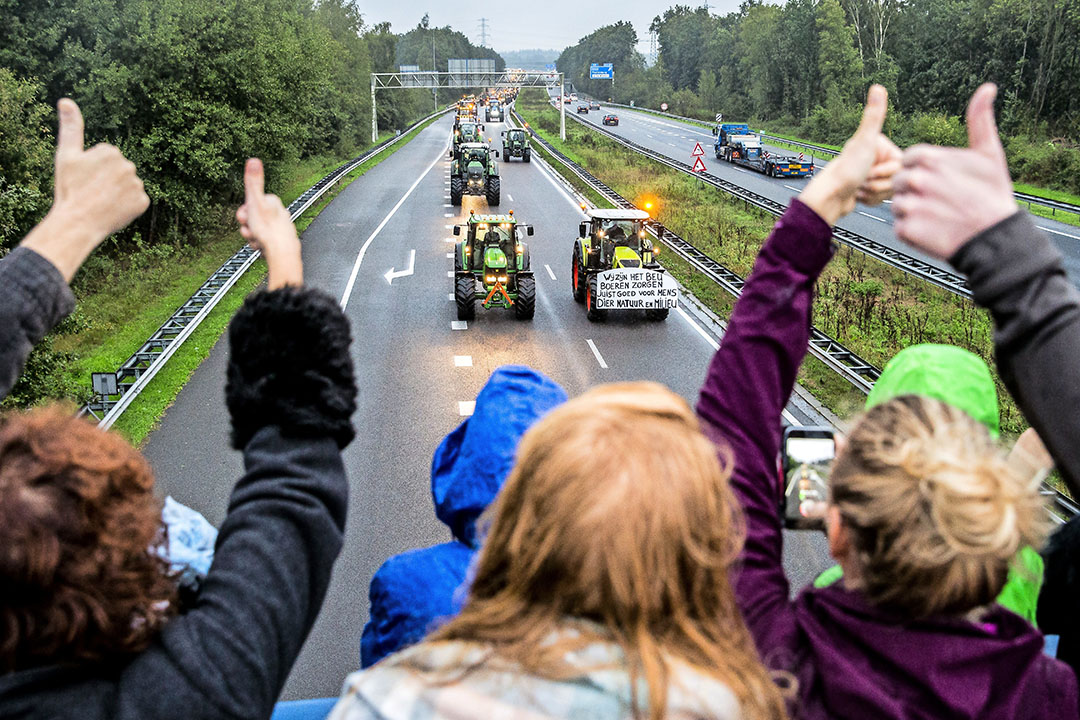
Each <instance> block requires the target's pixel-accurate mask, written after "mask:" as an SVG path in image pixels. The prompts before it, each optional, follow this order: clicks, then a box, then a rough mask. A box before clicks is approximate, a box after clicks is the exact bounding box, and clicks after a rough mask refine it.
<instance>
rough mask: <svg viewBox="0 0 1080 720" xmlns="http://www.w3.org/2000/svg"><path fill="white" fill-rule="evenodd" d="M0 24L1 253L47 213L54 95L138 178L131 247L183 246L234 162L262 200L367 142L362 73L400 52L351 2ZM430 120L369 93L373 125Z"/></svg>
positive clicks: (10, 19)
mask: <svg viewBox="0 0 1080 720" xmlns="http://www.w3.org/2000/svg"><path fill="white" fill-rule="evenodd" d="M0 16H2V17H3V18H4V21H3V22H2V23H0V252H3V249H4V248H5V247H11V246H12V245H13V244H14V243H16V242H17V241H18V239H19V238H20V237H22V235H23V234H24V233H25V232H26V231H27V230H28V229H29V227H30V226H31V225H32V224H33V223H34V222H36V221H37V220H38V219H39V218H40V217H41V215H42V214H43V213H44V211H45V210H46V209H47V208H48V206H49V204H50V202H51V193H52V190H51V175H52V172H51V168H52V157H51V156H52V145H53V140H52V135H53V128H54V127H55V117H54V115H55V113H54V111H53V106H54V105H55V102H56V100H57V99H58V98H60V97H63V96H69V97H72V98H73V99H75V101H76V102H78V103H79V105H80V107H81V108H82V111H83V114H84V116H85V118H86V129H87V141H88V142H91V143H93V142H110V143H113V144H115V145H117V146H118V147H120V149H121V150H123V152H124V154H125V155H126V156H127V157H128V158H130V159H131V160H132V161H133V162H134V163H135V164H136V166H137V167H138V168H139V173H140V175H141V177H142V178H143V179H144V181H145V183H146V188H147V191H148V193H149V195H150V198H151V207H150V209H149V211H148V212H147V213H146V214H145V215H144V216H143V217H142V218H141V219H140V220H139V221H137V222H136V223H135V224H134V225H133V226H132V228H131V229H130V230H129V239H130V238H135V239H137V240H138V242H139V243H140V244H145V243H156V242H159V241H170V242H180V243H184V242H194V241H195V240H196V239H197V238H198V237H200V235H202V234H204V233H206V232H211V231H216V230H217V229H219V228H220V225H221V220H222V217H223V213H222V212H221V210H222V209H223V208H224V207H225V206H227V205H232V204H235V203H236V202H237V200H238V198H239V194H238V193H239V192H240V188H241V186H242V183H241V171H242V167H243V161H244V159H245V158H246V157H249V156H258V157H261V158H263V159H264V160H265V161H266V166H267V169H268V173H269V176H268V183H269V186H270V187H271V188H274V187H275V186H277V185H280V183H281V181H282V179H283V175H284V174H285V173H286V172H287V171H288V170H289V169H290V168H291V167H295V166H296V163H297V162H299V161H301V160H304V159H308V158H313V157H325V158H327V159H328V160H332V159H338V158H340V159H345V158H347V157H349V156H351V155H353V154H355V153H356V152H357V151H358V150H359V149H360V148H361V147H363V146H364V145H366V144H367V143H369V141H370V133H371V95H370V80H369V73H370V72H372V71H393V70H397V65H398V63H399V61H400V59H401V54H402V52H403V51H402V49H401V47H400V46H401V45H402V43H403V38H402V36H400V35H397V34H395V33H393V32H392V31H391V29H390V26H389V24H386V23H383V24H375V25H369V24H367V23H365V22H364V18H363V17H362V16H361V14H360V11H359V9H358V7H357V5H356V4H355V2H354V1H353V0H243V1H241V0H224V1H222V0H59V1H58V2H50V3H31V2H22V0H0ZM439 32H440V35H441V36H443V37H449V36H457V35H460V34H458V33H452V31H450V30H449V28H445V29H443V30H440V31H439ZM461 37H464V36H461ZM466 42H467V41H466ZM446 48H447V50H448V51H450V49H451V45H449V44H447V45H446ZM453 51H454V52H456V51H458V47H457V46H453ZM429 63H430V60H429ZM430 108H431V94H430V93H429V92H424V91H419V90H409V91H394V92H390V91H386V92H383V93H381V94H380V97H379V103H378V113H379V118H378V120H379V127H380V128H381V129H383V130H393V129H400V128H403V127H405V126H407V125H408V124H409V123H411V122H412V121H413V120H415V119H417V118H418V117H420V116H421V115H422V114H424V113H427V112H430Z"/></svg>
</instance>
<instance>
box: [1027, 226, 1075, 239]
mask: <svg viewBox="0 0 1080 720" xmlns="http://www.w3.org/2000/svg"><path fill="white" fill-rule="evenodd" d="M1036 227H1038V228H1039V229H1040V230H1045V231H1046V232H1048V233H1054V234H1055V235H1061V236H1063V237H1067V238H1072V239H1073V240H1080V235H1070V234H1069V233H1067V232H1061V231H1060V230H1051V229H1050V228H1048V227H1043V226H1042V225H1038V226H1036Z"/></svg>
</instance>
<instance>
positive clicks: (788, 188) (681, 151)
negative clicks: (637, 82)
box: [556, 93, 1080, 286]
mask: <svg viewBox="0 0 1080 720" xmlns="http://www.w3.org/2000/svg"><path fill="white" fill-rule="evenodd" d="M556 96H557V93H556ZM578 104H579V103H576V102H571V103H570V104H568V105H567V106H566V114H567V122H568V123H570V122H573V120H572V119H571V118H570V116H571V115H574V116H576V117H577V118H578V119H580V120H584V121H585V122H588V123H590V124H592V125H596V126H598V127H599V126H600V124H601V119H602V118H603V117H604V115H606V114H607V113H614V114H615V115H618V116H619V124H618V125H617V126H607V127H605V128H604V129H605V130H608V131H610V132H613V133H615V134H617V135H620V136H622V137H624V138H626V139H627V140H631V141H633V142H635V143H638V144H639V145H643V146H645V147H647V148H649V149H651V150H654V151H655V152H657V153H660V154H662V155H665V156H667V157H670V158H672V159H674V160H678V161H680V162H684V163H691V164H692V163H693V161H694V160H693V158H692V157H691V153H692V152H693V150H694V146H695V144H696V143H701V146H702V149H703V150H704V151H705V156H704V157H703V158H702V159H703V161H704V162H705V166H706V167H707V168H708V171H709V172H710V173H712V174H715V175H718V176H719V177H721V178H723V179H724V180H728V181H730V182H733V183H736V184H738V185H740V186H742V187H744V188H746V189H747V190H751V191H753V192H756V193H760V194H761V195H764V196H765V197H768V198H770V199H772V200H776V201H777V202H780V203H783V204H787V202H788V201H789V200H790V199H791V198H792V197H795V196H796V195H798V194H799V192H801V191H802V187H803V185H805V184H806V182H807V180H806V179H801V178H769V177H766V176H765V175H764V174H763V173H758V172H754V171H752V170H748V169H745V168H740V167H737V166H735V165H732V164H731V163H727V162H724V161H722V160H717V159H716V157H715V155H714V151H713V144H714V142H715V138H714V137H713V135H712V133H711V132H710V131H709V130H706V129H705V128H702V127H701V126H699V125H694V124H691V123H688V122H684V121H681V120H678V119H675V118H668V117H661V116H658V115H654V114H652V113H647V112H642V111H640V110H630V109H628V108H625V107H615V106H610V105H607V104H606V103H603V102H601V103H600V107H601V109H600V110H591V111H590V112H589V113H588V114H583V115H578V114H577V112H576V109H577V105H578ZM762 147H764V148H766V149H767V150H769V151H770V152H774V153H778V154H781V155H792V154H797V153H795V152H793V151H792V150H789V149H786V148H778V147H774V146H770V145H768V144H763V145H762ZM807 157H809V155H808V156H807ZM814 163H815V164H816V165H818V166H822V167H823V166H825V165H827V164H828V161H826V160H823V159H821V158H816V159H815V160H814ZM1035 221H1036V224H1037V225H1039V226H1040V227H1041V228H1042V229H1043V230H1045V231H1047V232H1048V233H1050V236H1051V238H1052V239H1053V241H1054V243H1055V244H1056V245H1057V246H1058V248H1059V249H1060V250H1061V252H1062V254H1063V255H1064V256H1065V267H1066V270H1067V271H1068V273H1069V277H1070V278H1072V280H1073V283H1074V284H1076V285H1078V286H1080V228H1078V227H1076V226H1073V225H1067V224H1065V223H1061V222H1057V221H1055V220H1051V219H1049V218H1043V217H1036V218H1035ZM892 224H893V217H892V213H891V212H890V211H889V205H888V203H886V204H884V205H882V206H879V207H868V206H865V205H861V204H860V205H858V206H857V207H856V209H855V212H853V213H851V214H850V215H848V216H847V217H845V218H844V219H843V220H841V221H840V223H839V227H842V228H844V229H846V230H850V231H852V232H855V233H858V234H859V235H862V236H864V237H867V238H869V239H871V240H874V241H876V242H879V243H882V244H883V245H886V246H888V247H891V248H895V249H898V250H901V251H903V252H905V253H906V254H908V255H911V256H913V257H916V258H919V259H920V260H923V261H924V262H927V263H930V264H931V265H934V266H935V267H940V268H944V269H950V270H951V268H950V267H949V265H948V263H945V262H942V261H940V260H937V259H935V258H931V257H929V256H927V255H923V254H922V253H919V252H918V251H916V250H913V249H912V248H910V247H908V246H906V245H904V244H903V243H902V242H900V240H899V239H897V237H896V235H895V233H894V232H893V229H892Z"/></svg>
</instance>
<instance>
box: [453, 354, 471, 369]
mask: <svg viewBox="0 0 1080 720" xmlns="http://www.w3.org/2000/svg"><path fill="white" fill-rule="evenodd" d="M454 367H472V355H455V356H454Z"/></svg>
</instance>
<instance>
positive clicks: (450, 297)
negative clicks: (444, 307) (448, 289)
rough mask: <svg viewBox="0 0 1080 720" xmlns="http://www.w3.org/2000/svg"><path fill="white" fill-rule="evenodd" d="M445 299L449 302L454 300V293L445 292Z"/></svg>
mask: <svg viewBox="0 0 1080 720" xmlns="http://www.w3.org/2000/svg"><path fill="white" fill-rule="evenodd" d="M446 299H447V300H449V301H450V302H454V293H447V294H446Z"/></svg>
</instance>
